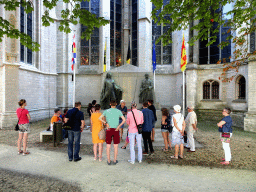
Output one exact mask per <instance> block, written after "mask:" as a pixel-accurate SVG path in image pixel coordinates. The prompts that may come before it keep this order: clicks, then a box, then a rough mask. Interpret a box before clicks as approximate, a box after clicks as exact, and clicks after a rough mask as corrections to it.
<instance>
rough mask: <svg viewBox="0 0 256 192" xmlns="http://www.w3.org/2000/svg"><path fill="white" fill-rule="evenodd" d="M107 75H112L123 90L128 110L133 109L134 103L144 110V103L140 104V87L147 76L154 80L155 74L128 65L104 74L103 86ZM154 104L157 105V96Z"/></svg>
mask: <svg viewBox="0 0 256 192" xmlns="http://www.w3.org/2000/svg"><path fill="white" fill-rule="evenodd" d="M107 73H111V75H112V79H114V81H115V83H116V84H117V85H119V86H120V87H121V88H122V89H123V97H122V99H123V100H125V102H126V106H127V108H128V109H129V108H131V102H132V101H135V102H136V103H137V108H138V109H140V108H142V103H139V94H140V86H141V83H142V81H143V80H144V79H145V74H149V78H150V79H151V80H153V73H152V72H150V71H148V70H146V69H143V68H139V67H136V66H133V65H130V64H126V65H123V66H121V67H117V68H115V69H112V70H109V71H107V72H106V73H104V74H103V82H102V85H103V83H104V79H105V77H106V74H107ZM154 102H155V103H156V99H155V95H154Z"/></svg>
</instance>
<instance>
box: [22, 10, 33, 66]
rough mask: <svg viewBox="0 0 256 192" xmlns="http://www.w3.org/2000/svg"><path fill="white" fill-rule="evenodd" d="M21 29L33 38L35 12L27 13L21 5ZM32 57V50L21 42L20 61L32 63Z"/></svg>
mask: <svg viewBox="0 0 256 192" xmlns="http://www.w3.org/2000/svg"><path fill="white" fill-rule="evenodd" d="M20 31H21V32H22V33H25V34H27V35H29V36H30V37H31V39H33V14H32V13H28V14H26V13H25V11H24V7H22V6H21V7H20ZM32 58H33V54H32V50H31V49H28V48H27V47H25V46H24V45H22V44H20V61H21V62H24V63H27V64H32Z"/></svg>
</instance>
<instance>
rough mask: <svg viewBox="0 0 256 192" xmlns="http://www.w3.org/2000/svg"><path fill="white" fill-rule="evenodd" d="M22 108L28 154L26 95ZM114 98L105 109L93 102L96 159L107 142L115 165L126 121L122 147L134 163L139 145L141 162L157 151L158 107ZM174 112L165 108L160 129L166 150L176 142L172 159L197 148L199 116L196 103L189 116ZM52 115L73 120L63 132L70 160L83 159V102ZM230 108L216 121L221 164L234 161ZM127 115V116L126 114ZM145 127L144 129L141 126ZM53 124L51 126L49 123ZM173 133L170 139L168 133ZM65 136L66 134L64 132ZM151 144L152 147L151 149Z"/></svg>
mask: <svg viewBox="0 0 256 192" xmlns="http://www.w3.org/2000/svg"><path fill="white" fill-rule="evenodd" d="M18 104H19V106H20V108H18V109H17V111H16V113H17V117H18V119H19V121H18V125H19V138H18V154H23V155H28V154H29V151H27V139H28V133H29V132H30V126H29V120H30V115H29V112H28V110H27V109H25V106H26V105H27V103H26V100H25V99H21V100H20V101H19V102H18ZM116 105H117V103H116V101H115V100H112V101H111V102H110V108H109V109H107V110H104V112H103V113H101V106H100V105H99V104H97V102H96V100H94V101H93V102H92V105H91V106H90V109H89V111H88V112H89V113H90V115H89V116H90V124H91V132H92V142H93V151H94V160H99V161H102V152H103V143H104V142H106V144H107V146H106V147H107V148H106V152H107V164H108V165H116V164H117V163H118V160H117V154H118V144H119V143H120V141H121V140H123V128H124V124H125V123H126V124H127V125H128V133H127V137H126V140H125V141H126V143H125V145H124V146H122V147H121V148H122V149H126V146H127V145H128V143H129V145H130V159H129V160H128V161H129V162H130V163H131V164H134V163H135V149H134V147H135V145H136V144H137V148H138V162H139V163H141V162H142V157H143V155H148V154H149V151H150V154H154V149H153V144H152V142H153V141H154V134H152V133H153V129H154V128H155V122H156V110H155V107H154V105H153V101H152V100H149V101H147V102H144V103H143V109H142V110H138V109H137V104H136V103H135V102H134V101H133V102H132V103H131V110H130V111H129V112H128V110H127V107H126V106H125V101H124V100H121V102H120V105H118V106H116ZM173 109H174V114H173V115H170V113H169V111H168V110H167V109H166V108H163V109H162V119H161V132H162V136H163V139H164V148H163V151H168V150H169V149H172V144H173V145H174V146H175V152H174V155H173V156H171V158H173V159H178V158H180V159H183V158H184V156H183V151H184V147H186V148H187V151H188V152H195V141H194V133H195V131H196V130H197V129H198V128H197V116H196V113H195V112H194V107H193V106H188V107H187V110H188V114H187V117H186V118H184V116H183V115H182V114H181V107H180V106H179V105H175V106H174V107H173ZM54 112H55V113H54V115H53V117H52V119H51V124H52V123H54V122H56V121H63V122H64V123H67V122H68V121H72V129H71V130H68V131H67V132H63V134H64V135H66V134H68V157H69V161H73V160H74V161H75V162H77V161H80V160H81V159H82V158H81V157H80V156H79V151H80V139H81V132H82V131H83V130H84V128H85V121H84V114H83V112H82V111H81V102H76V103H75V107H74V108H73V109H70V110H67V109H65V110H64V114H63V115H61V111H60V110H59V109H56V110H55V111H54ZM230 113H231V110H230V108H224V109H223V112H222V114H223V116H224V118H223V119H222V120H221V121H220V122H219V123H218V124H217V126H218V127H219V132H220V133H221V134H220V136H221V141H222V146H223V149H224V153H225V158H223V159H222V162H221V164H223V165H228V164H229V163H230V161H231V150H230V145H229V143H230V138H231V136H232V119H231V117H230ZM126 115H127V118H125V116H126ZM140 126H141V127H142V131H141V130H140ZM104 127H105V128H106V138H105V140H104V139H100V138H99V132H100V131H101V130H102V129H103V128H104ZM50 128H51V126H50ZM185 130H186V132H187V137H188V141H187V145H186V146H184V137H183V136H184V133H185ZM170 133H171V140H170V138H169V134H170ZM63 137H65V136H63ZM142 138H143V143H144V151H143V150H142ZM22 140H23V150H21V143H22ZM74 142H75V148H74V149H73V143H74ZM112 142H113V143H114V158H113V160H111V158H110V151H111V143H112ZM148 148H149V150H148Z"/></svg>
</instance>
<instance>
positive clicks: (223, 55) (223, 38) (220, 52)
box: [199, 4, 232, 64]
mask: <svg viewBox="0 0 256 192" xmlns="http://www.w3.org/2000/svg"><path fill="white" fill-rule="evenodd" d="M231 8H232V6H231V4H226V5H225V6H223V7H222V8H219V9H217V10H215V13H216V12H217V13H219V14H220V15H221V18H222V20H224V21H225V22H227V21H228V19H230V16H229V15H226V13H227V12H228V11H230V10H231ZM212 11H214V10H212ZM217 27H218V23H217V22H213V26H212V29H211V30H210V31H209V35H210V36H216V37H217V39H216V41H215V42H214V43H213V44H211V45H210V46H206V45H207V43H208V42H209V41H210V38H209V39H208V40H199V64H216V63H217V62H218V61H219V60H221V61H223V60H225V61H226V62H230V56H231V40H227V37H228V36H229V35H230V30H231V27H230V26H225V24H223V25H222V26H219V32H218V33H213V31H214V30H215V29H217ZM221 42H229V45H228V46H225V47H224V48H223V49H221V47H219V46H218V45H219V44H220V43H221Z"/></svg>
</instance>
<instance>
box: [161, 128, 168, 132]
mask: <svg viewBox="0 0 256 192" xmlns="http://www.w3.org/2000/svg"><path fill="white" fill-rule="evenodd" d="M161 132H163V133H166V132H169V130H168V129H161Z"/></svg>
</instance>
